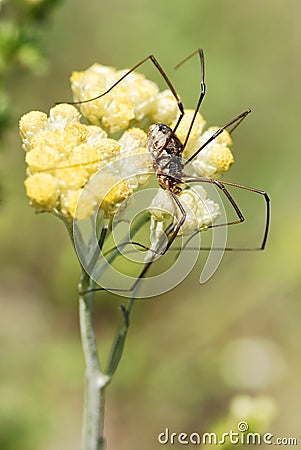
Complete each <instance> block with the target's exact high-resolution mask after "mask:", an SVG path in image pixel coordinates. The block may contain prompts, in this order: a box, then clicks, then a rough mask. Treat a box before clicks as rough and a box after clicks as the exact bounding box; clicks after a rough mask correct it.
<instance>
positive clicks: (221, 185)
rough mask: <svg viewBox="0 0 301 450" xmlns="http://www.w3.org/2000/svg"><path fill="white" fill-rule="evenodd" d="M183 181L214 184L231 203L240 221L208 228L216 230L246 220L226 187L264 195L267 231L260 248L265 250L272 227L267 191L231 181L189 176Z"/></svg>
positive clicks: (185, 176)
mask: <svg viewBox="0 0 301 450" xmlns="http://www.w3.org/2000/svg"><path fill="white" fill-rule="evenodd" d="M183 179H184V180H183V181H184V182H185V183H211V184H214V185H215V186H216V187H218V188H219V189H220V190H221V191H222V192H223V193H224V194H225V195H226V197H227V198H228V200H229V202H230V203H231V205H232V207H233V209H234V210H235V212H236V214H237V216H238V220H235V221H230V222H227V223H224V224H216V225H211V226H210V227H208V228H216V227H220V226H227V225H233V224H236V223H240V222H243V221H244V220H245V218H244V216H243V214H242V212H241V211H240V209H239V207H238V205H237V203H236V202H235V200H234V198H233V197H232V195H231V194H230V192H229V191H228V190H227V189H226V187H225V185H226V186H233V187H237V188H239V189H244V190H246V191H250V192H254V193H256V194H259V195H262V196H263V197H264V199H265V202H266V222H265V229H264V233H263V239H262V242H261V246H260V247H259V250H263V249H264V247H265V244H266V241H267V238H268V233H269V226H270V198H269V196H268V194H267V193H266V192H265V191H262V190H260V189H256V188H253V187H249V186H243V185H241V184H237V183H231V182H229V181H220V180H214V179H213V178H205V177H190V176H189V175H183Z"/></svg>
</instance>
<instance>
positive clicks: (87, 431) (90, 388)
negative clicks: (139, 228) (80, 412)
mask: <svg viewBox="0 0 301 450" xmlns="http://www.w3.org/2000/svg"><path fill="white" fill-rule="evenodd" d="M83 278H84V279H83V280H82V285H81V290H82V292H85V290H86V285H90V280H88V279H87V278H88V277H87V275H86V274H84V275H83ZM93 304H94V293H93V292H89V293H87V294H84V295H80V297H79V317H80V331H81V339H82V346H83V352H84V358H85V364H86V393H85V412H84V426H83V449H84V450H102V449H103V448H104V440H103V424H104V400H105V395H104V393H105V387H106V386H107V384H108V382H109V377H108V376H106V375H104V374H103V373H102V371H101V366H100V362H99V357H98V350H97V343H96V337H95V331H94V323H93Z"/></svg>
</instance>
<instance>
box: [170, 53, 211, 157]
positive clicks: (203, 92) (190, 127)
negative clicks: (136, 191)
mask: <svg viewBox="0 0 301 450" xmlns="http://www.w3.org/2000/svg"><path fill="white" fill-rule="evenodd" d="M196 53H198V54H199V56H200V60H201V93H200V96H199V98H198V101H197V104H196V107H195V110H194V114H193V117H192V120H191V123H190V126H189V129H188V132H187V135H186V138H185V141H184V142H183V149H184V148H185V147H186V144H187V142H188V139H189V136H190V133H191V130H192V127H193V124H194V122H195V118H196V116H197V114H198V112H199V109H200V107H201V103H202V101H203V98H204V97H205V93H206V84H205V59H204V52H203V50H202V49H201V48H199V49H198V50H196V51H195V52H193V53H192V54H191V55H189V56H187V58H185V59H184V60H183V61H181V62H180V63H179V64H177V65H176V67H175V69H177V68H178V67H180V66H181V65H182V64H184V63H185V62H186V61H188V59H190V58H191V57H192V56H194V55H195V54H196ZM178 125H179V124H178V123H177V124H176V126H175V128H174V129H173V132H175V131H176V129H177V127H178Z"/></svg>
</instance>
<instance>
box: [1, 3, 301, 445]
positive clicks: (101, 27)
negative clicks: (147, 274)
mask: <svg viewBox="0 0 301 450" xmlns="http://www.w3.org/2000/svg"><path fill="white" fill-rule="evenodd" d="M8 3H10V2H9V1H8ZM19 3H20V2H19ZM4 6H5V5H4ZM3 11H4V10H3ZM3 11H1V13H0V14H2V12H3ZM300 17H301V4H300V1H299V0H287V1H285V2H284V1H283V0H273V1H270V0H252V1H238V0H222V1H221V0H199V1H197V0H187V1H186V2H183V1H179V0H165V1H160V0H153V1H151V2H150V1H146V0H140V1H137V0H128V1H121V0H111V1H110V2H108V1H97V0H90V1H89V2H83V1H79V0H64V1H61V3H59V4H58V5H57V7H56V8H55V9H54V10H53V11H52V12H51V14H50V17H49V18H48V19H49V20H48V22H47V23H45V24H43V26H42V30H40V34H39V45H40V48H41V49H42V53H43V55H44V56H45V58H46V59H47V61H48V69H47V70H46V71H45V70H44V72H43V73H42V74H36V73H35V74H33V73H31V72H28V71H25V70H23V69H22V68H20V69H18V68H17V69H15V70H14V71H12V73H11V74H10V76H9V77H8V79H7V81H6V89H7V93H8V95H9V98H10V103H11V107H12V109H13V118H14V120H13V121H12V122H13V123H12V125H11V127H10V129H7V131H6V133H5V135H4V137H3V139H2V142H1V147H2V149H1V156H0V157H1V168H0V173H1V185H2V202H1V206H0V215H1V220H0V249H1V256H0V258H1V272H0V295H1V297H0V302H1V313H0V339H1V358H0V380H1V386H0V448H1V449H3V450H27V449H30V450H36V449H43V450H59V449H64V450H68V449H72V450H76V449H79V448H80V446H81V421H82V405H83V376H84V363H83V356H82V353H81V347H80V339H79V327H78V314H77V293H76V286H77V280H78V277H79V269H78V266H77V261H76V258H75V257H74V255H73V251H72V248H71V245H70V243H69V240H68V236H67V234H66V231H65V229H64V228H63V226H62V224H61V223H59V221H58V220H56V219H55V218H54V217H52V216H48V215H39V216H36V215H35V214H34V211H33V210H32V209H31V208H30V207H29V206H28V201H27V199H26V196H25V194H24V188H23V179H24V171H25V168H24V159H23V158H24V156H23V152H22V150H21V148H20V139H19V136H18V130H17V121H18V118H19V117H20V116H21V115H22V114H23V113H25V112H27V111H30V110H32V109H39V110H43V111H47V110H48V109H49V107H50V106H52V105H53V103H54V102H55V101H58V100H68V99H69V100H70V99H71V94H70V88H69V81H68V78H69V75H70V73H71V72H72V71H73V70H82V69H85V68H87V67H88V66H89V65H91V64H92V63H94V62H96V61H97V62H100V63H103V64H106V65H112V66H117V67H119V68H124V67H130V66H131V65H133V64H135V63H136V62H137V61H139V60H140V59H142V58H143V57H145V56H146V55H148V54H150V53H154V54H155V55H156V56H157V57H158V59H159V61H160V62H161V63H162V64H163V65H164V67H165V68H166V70H167V72H168V73H170V74H171V75H172V79H173V80H174V82H175V84H176V85H177V88H178V91H179V93H180V95H181V98H182V100H183V101H184V103H185V105H187V106H190V107H193V105H194V102H195V99H196V96H197V93H198V92H199V65H198V61H197V60H196V59H194V60H191V61H190V62H189V63H187V64H186V65H185V66H183V68H181V70H179V71H178V72H176V73H175V72H173V66H174V65H175V64H176V63H177V62H178V61H179V60H181V59H183V58H184V57H185V56H187V55H188V54H190V53H191V52H192V51H193V50H195V49H196V48H198V47H203V48H204V51H205V56H206V82H207V88H208V90H207V96H206V99H205V101H204V105H203V108H202V113H203V114H204V116H205V118H206V120H207V122H208V123H209V124H222V123H224V122H225V121H227V120H229V119H230V118H232V117H233V116H235V115H236V114H237V113H239V112H240V111H242V110H244V109H245V108H246V107H251V108H252V111H253V112H252V114H251V116H250V117H249V118H248V119H247V120H246V121H245V122H244V124H243V125H241V126H240V127H239V129H238V130H237V132H236V134H235V146H234V153H235V157H236V163H235V165H234V166H233V169H231V173H229V174H227V178H226V179H228V180H231V181H234V182H239V183H242V184H246V185H251V186H255V187H259V188H262V189H265V190H267V191H268V192H269V194H270V197H271V199H272V226H271V233H270V238H269V241H268V245H267V248H266V250H265V251H264V252H261V253H260V252H258V253H256V252H255V253H244V252H241V253H227V254H226V255H225V256H224V258H223V261H222V263H221V265H220V267H219V269H218V271H217V273H216V274H215V275H214V277H213V278H212V279H210V281H209V282H208V283H206V284H204V285H200V284H199V274H200V267H198V266H196V267H195V269H194V270H193V272H192V273H191V275H190V276H189V277H188V278H187V279H186V280H185V281H184V282H183V283H182V284H181V285H180V286H178V287H177V288H175V289H174V290H172V291H171V292H169V293H167V294H165V295H162V296H160V297H158V298H154V299H151V300H144V301H140V302H138V304H137V306H136V309H135V312H134V315H133V320H132V325H131V330H130V334H129V337H128V342H127V346H126V350H125V354H124V357H123V360H122V362H121V365H120V367H119V369H118V372H117V374H116V376H115V379H114V381H113V383H112V385H111V386H110V387H109V389H108V395H107V411H106V421H105V422H106V423H105V432H106V437H107V440H108V445H107V449H108V450H113V449H116V448H118V449H119V450H129V449H131V450H138V449H145V450H154V449H157V448H160V445H159V443H158V442H157V435H158V434H159V433H160V432H162V431H163V430H164V429H165V428H166V427H169V428H170V430H171V431H175V432H181V431H184V432H185V431H186V432H191V431H198V432H202V431H210V430H211V431H212V430H217V429H220V430H222V431H228V430H229V428H232V429H236V425H237V422H238V421H239V420H238V419H241V420H243V419H248V421H249V422H250V423H251V425H252V427H253V428H256V429H258V430H262V431H268V432H271V433H274V434H275V435H276V436H293V437H297V438H300V439H301V436H300V421H301V412H300V400H301V384H300V377H301V359H300V338H301V331H300V319H301V305H300V274H301V267H300V252H301V244H300V220H301V208H300V187H299V183H300V164H301V152H300V146H299V143H300V131H299V130H300V126H299V122H300V69H301V63H300V50H301V48H300V43H301V28H300ZM1 19H2V18H1V15H0V26H2V25H1ZM143 72H144V73H145V74H146V75H147V76H148V77H150V78H151V79H154V80H155V81H157V82H158V83H159V84H160V86H162V88H163V86H164V85H163V83H162V82H161V80H160V78H159V77H158V76H157V74H156V72H155V71H154V70H153V68H152V67H151V66H150V65H145V67H144V69H143ZM236 198H237V199H238V200H239V201H240V205H241V207H242V210H243V211H245V212H247V213H248V214H247V215H248V220H247V223H246V224H243V225H241V226H239V227H237V228H236V229H235V233H234V232H233V233H232V235H231V240H232V244H237V245H252V244H253V242H256V239H257V240H258V239H259V237H260V235H261V233H262V231H261V230H262V228H263V213H264V210H263V209H261V206H262V205H261V201H260V200H261V199H259V201H258V203H249V200H248V198H246V197H244V196H241V198H240V193H237V197H236ZM257 200H258V199H257ZM252 202H253V199H252ZM250 204H252V207H250ZM258 230H259V231H258ZM119 303H120V299H119V298H118V297H117V296H114V295H109V294H106V293H105V294H102V295H101V294H100V295H99V296H98V300H97V310H96V324H97V332H98V337H99V342H100V347H101V350H102V352H103V354H105V353H106V351H107V349H108V347H109V344H110V341H111V340H112V336H113V335H114V330H115V329H116V326H117V324H118V321H119V319H120V316H119V314H120V313H119V310H118V305H119ZM237 405H238V406H237ZM175 447H176V448H177V446H175V445H173V446H172V445H170V446H169V445H167V446H166V448H175ZM179 448H180V447H179ZM236 448H237V446H236Z"/></svg>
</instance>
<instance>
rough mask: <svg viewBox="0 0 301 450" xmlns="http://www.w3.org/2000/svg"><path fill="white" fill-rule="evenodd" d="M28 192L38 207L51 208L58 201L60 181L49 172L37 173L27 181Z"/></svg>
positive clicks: (34, 204)
mask: <svg viewBox="0 0 301 450" xmlns="http://www.w3.org/2000/svg"><path fill="white" fill-rule="evenodd" d="M24 184H25V188H26V194H27V196H28V197H29V198H30V200H31V202H32V204H33V206H35V207H37V209H44V210H51V209H53V208H55V206H56V205H57V201H58V196H59V193H58V183H57V180H56V179H55V178H54V177H53V176H52V175H50V174H49V173H36V174H34V175H31V176H29V177H28V178H27V179H26V180H25V182H24Z"/></svg>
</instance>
